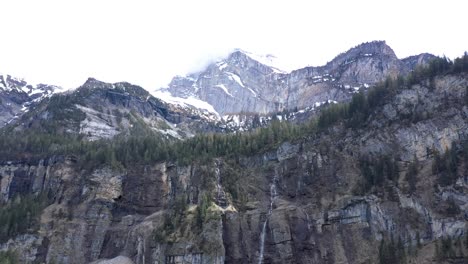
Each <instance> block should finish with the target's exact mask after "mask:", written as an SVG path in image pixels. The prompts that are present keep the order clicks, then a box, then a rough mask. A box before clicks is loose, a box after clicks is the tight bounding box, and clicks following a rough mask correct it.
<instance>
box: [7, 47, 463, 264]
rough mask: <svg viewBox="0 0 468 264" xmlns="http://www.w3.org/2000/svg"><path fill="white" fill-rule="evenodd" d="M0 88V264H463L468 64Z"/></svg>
mask: <svg viewBox="0 0 468 264" xmlns="http://www.w3.org/2000/svg"><path fill="white" fill-rule="evenodd" d="M275 60H276V58H275V57H274V56H272V55H265V56H263V55H257V54H252V53H250V52H247V51H243V50H235V51H234V52H232V53H231V54H229V55H228V56H226V57H225V58H223V59H220V60H219V61H216V62H214V63H212V64H210V65H208V66H207V67H206V68H205V69H203V70H201V71H199V72H196V73H192V74H189V75H187V76H176V77H174V78H173V80H172V81H171V82H170V83H169V85H168V86H167V87H162V88H159V89H156V90H154V89H151V90H145V89H144V88H142V87H139V86H137V85H133V84H130V83H126V82H121V83H105V82H102V81H99V80H96V79H94V78H89V79H88V80H87V81H86V82H85V83H84V84H83V85H82V86H80V87H78V88H76V89H73V90H65V89H62V88H60V87H57V86H54V85H46V84H38V85H33V84H29V83H28V82H27V81H25V80H21V79H19V78H15V77H13V76H10V75H8V74H3V75H0V133H1V137H0V263H60V264H61V263H64V264H68V263H70V264H72V263H95V264H111V263H112V264H130V263H137V264H145V263H160V264H162V263H168V264H169V263H171V264H172V263H174V264H175V263H177V264H189V263H190V264H205V263H206V264H208V263H214V264H220V263H258V264H261V263H343V264H344V263H349V264H354V263H382V264H383V263H385V264H386V263H392V264H393V263H460V264H461V263H468V224H467V223H468V54H466V53H465V54H464V55H462V56H461V57H460V58H457V59H455V60H453V61H452V60H449V59H447V58H440V57H436V56H434V55H431V54H427V53H423V54H419V55H415V56H411V57H408V58H403V59H400V58H398V57H397V56H396V55H395V53H394V51H393V50H392V49H391V48H390V47H389V46H388V45H387V44H386V43H385V42H384V41H373V42H369V43H363V44H361V45H358V46H356V47H354V48H351V49H350V50H348V51H346V52H344V53H342V54H339V55H338V56H337V57H335V58H334V59H332V60H331V61H330V62H328V63H327V64H326V65H324V66H319V67H306V68H302V69H296V70H293V71H285V70H284V69H282V68H281V66H280V65H278V64H276V62H275Z"/></svg>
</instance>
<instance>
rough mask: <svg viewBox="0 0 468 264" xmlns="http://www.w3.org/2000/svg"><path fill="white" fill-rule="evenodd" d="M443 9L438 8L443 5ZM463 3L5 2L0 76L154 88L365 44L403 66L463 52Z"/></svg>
mask: <svg viewBox="0 0 468 264" xmlns="http://www.w3.org/2000/svg"><path fill="white" fill-rule="evenodd" d="M442 3H443V4H442ZM466 7H468V5H467V4H465V3H464V1H445V2H440V1H370V0H368V1H337V0H335V1H294V0H290V1H261V0H257V1H253V0H250V1H247V0H238V1H221V0H217V1H214V0H198V1H193V0H187V1H181V0H179V1H177V0H175V1H174V0H173V1H116V0H112V1H111V0H100V1H90V0H82V1H73V2H72V1H63V0H62V1H58V0H56V1H52V0H43V1H34V0H29V1H28V0H23V1H21V0H19V1H8V2H7V3H2V14H1V16H0V23H1V25H2V30H1V33H0V36H1V38H0V50H1V51H2V53H1V55H0V71H1V72H5V73H11V74H14V75H19V76H24V77H26V78H29V79H32V80H33V81H42V82H48V83H55V84H59V85H63V86H65V87H69V88H72V87H77V86H79V85H80V84H82V83H83V82H84V81H85V80H86V78H87V77H89V76H93V77H96V78H98V79H101V80H104V81H109V82H117V81H129V82H132V83H135V84H139V85H142V86H144V87H145V88H146V89H154V88H157V87H159V86H162V85H164V84H166V83H167V82H168V81H170V79H171V77H172V76H174V75H176V74H185V73H187V72H189V71H193V70H196V69H199V68H200V67H202V66H203V65H206V63H207V61H209V60H212V59H213V58H216V57H220V56H222V55H225V54H227V53H228V52H229V51H230V50H232V49H233V48H242V49H245V50H249V51H253V52H259V53H273V54H275V55H276V56H278V57H280V58H282V59H283V60H285V61H287V62H288V63H289V64H290V65H296V67H300V66H305V65H322V64H324V63H326V62H327V61H329V60H331V59H332V58H333V57H334V56H335V55H337V54H338V53H340V52H343V51H345V50H347V49H349V48H351V47H352V46H355V45H357V44H359V43H361V42H365V41H371V40H376V39H379V40H381V39H383V40H386V41H387V43H388V44H389V45H390V46H391V47H392V48H393V49H394V50H395V52H396V53H397V55H398V56H399V57H405V56H409V55H412V54H416V53H420V52H426V51H427V52H432V53H435V54H437V55H443V54H445V55H447V56H449V57H454V56H458V55H461V54H462V53H463V51H465V50H466V49H467V44H468V37H467V35H466V34H464V25H465V24H466V23H465V21H464V20H465V19H464V17H465V15H464V10H466Z"/></svg>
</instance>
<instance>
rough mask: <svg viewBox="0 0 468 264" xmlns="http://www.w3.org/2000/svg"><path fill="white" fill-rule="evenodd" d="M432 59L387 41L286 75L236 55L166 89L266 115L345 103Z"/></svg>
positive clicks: (233, 110)
mask: <svg viewBox="0 0 468 264" xmlns="http://www.w3.org/2000/svg"><path fill="white" fill-rule="evenodd" d="M432 57H433V56H432V55H429V54H422V55H419V56H414V57H410V58H407V59H403V60H399V59H398V58H397V57H396V55H395V53H394V52H393V50H392V49H391V48H390V47H389V46H387V45H386V44H385V42H383V41H376V42H370V43H364V44H361V45H359V46H357V47H355V48H352V49H350V50H349V51H347V52H345V53H343V54H340V55H339V56H337V57H336V58H335V59H333V60H332V61H331V62H329V63H327V64H326V65H325V66H321V67H306V68H303V69H298V70H295V71H293V72H291V73H289V74H287V73H284V72H280V71H278V70H277V69H275V68H273V67H271V66H267V65H264V64H262V63H260V62H258V61H256V60H254V59H252V58H251V56H249V54H248V53H246V52H243V51H235V52H234V53H232V54H230V55H229V56H228V57H227V58H226V59H224V60H222V61H219V62H217V63H215V64H212V65H209V66H208V67H207V68H206V69H205V70H204V71H202V72H200V73H197V74H192V75H190V76H189V77H180V76H178V77H176V78H174V79H173V80H172V82H171V83H170V84H169V87H168V88H166V89H165V90H167V91H169V92H170V93H171V94H172V95H174V96H178V97H182V98H188V97H194V98H198V99H201V100H203V101H205V102H208V103H209V104H211V105H212V106H213V107H214V109H215V110H216V111H217V112H218V113H219V114H221V115H226V114H239V113H260V114H267V113H273V112H279V111H283V110H285V109H289V110H291V109H295V108H298V109H302V108H306V107H310V106H313V105H314V104H315V103H320V102H326V101H328V100H333V101H345V100H347V99H349V98H350V97H351V95H352V94H353V93H354V92H356V91H358V90H359V89H366V88H367V87H368V86H369V85H372V84H375V83H377V82H379V81H382V80H384V79H385V78H386V77H387V76H392V77H395V76H397V75H398V74H403V75H404V74H407V73H408V72H409V71H410V70H412V69H414V68H415V67H416V66H418V65H422V64H425V63H427V62H428V61H429V60H430V59H431V58H432Z"/></svg>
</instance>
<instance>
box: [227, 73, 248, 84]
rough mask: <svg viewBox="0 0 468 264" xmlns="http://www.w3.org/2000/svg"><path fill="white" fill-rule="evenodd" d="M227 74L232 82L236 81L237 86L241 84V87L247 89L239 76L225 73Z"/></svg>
mask: <svg viewBox="0 0 468 264" xmlns="http://www.w3.org/2000/svg"><path fill="white" fill-rule="evenodd" d="M225 74H226V75H227V76H228V78H229V79H230V80H231V81H235V82H236V83H237V84H239V85H240V86H242V87H245V85H244V83H242V81H241V78H240V77H239V75H237V74H234V73H232V72H225Z"/></svg>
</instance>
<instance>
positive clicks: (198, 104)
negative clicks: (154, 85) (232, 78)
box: [152, 89, 227, 119]
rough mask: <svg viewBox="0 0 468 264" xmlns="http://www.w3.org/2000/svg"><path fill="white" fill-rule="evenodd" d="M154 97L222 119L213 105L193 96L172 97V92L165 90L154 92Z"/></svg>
mask: <svg viewBox="0 0 468 264" xmlns="http://www.w3.org/2000/svg"><path fill="white" fill-rule="evenodd" d="M226 90H227V89H226ZM152 95H153V96H154V97H156V98H159V99H161V100H163V101H164V102H166V103H169V104H175V105H179V106H182V107H189V108H196V109H199V110H202V111H204V112H208V113H209V114H211V115H214V116H215V117H216V118H217V119H220V115H219V113H218V112H216V110H215V109H214V108H213V106H212V105H210V104H209V103H207V102H205V101H202V100H200V99H198V98H195V97H193V96H189V97H187V98H181V97H175V96H172V94H171V93H170V92H168V91H165V90H163V89H160V90H156V91H153V92H152Z"/></svg>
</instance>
